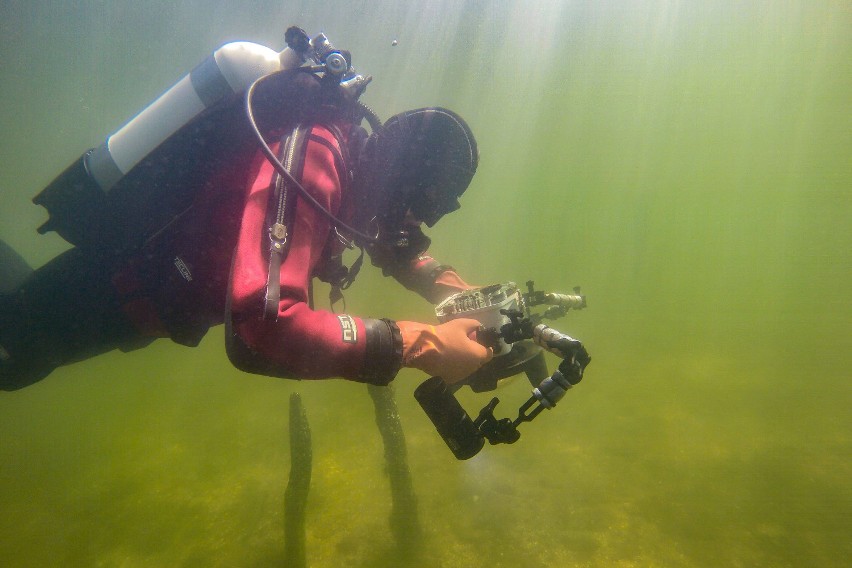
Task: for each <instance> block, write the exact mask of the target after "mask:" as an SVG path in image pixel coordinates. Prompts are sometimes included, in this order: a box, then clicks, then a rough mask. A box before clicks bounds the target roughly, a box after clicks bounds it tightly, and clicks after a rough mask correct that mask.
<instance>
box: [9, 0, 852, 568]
mask: <svg viewBox="0 0 852 568" xmlns="http://www.w3.org/2000/svg"><path fill="white" fill-rule="evenodd" d="M288 4H289V5H281V4H280V3H272V2H256V3H251V6H248V5H233V6H232V5H230V4H229V3H225V2H181V3H170V2H169V3H166V2H163V3H159V2H157V3H152V2H146V3H130V2H123V1H119V2H110V3H101V2H93V1H83V2H74V3H60V2H56V3H55V5H49V4H47V3H38V5H32V4H30V3H24V2H17V1H13V2H4V3H3V5H2V7H0V16H2V17H0V45H2V64H0V89H2V93H3V100H4V105H3V107H2V108H0V125H2V131H3V133H4V135H3V137H2V140H0V158H2V164H3V166H2V168H1V169H0V192H2V195H3V201H4V203H3V207H2V208H0V237H2V238H3V239H4V240H6V241H7V242H9V243H11V244H12V245H13V246H15V247H16V248H17V249H18V250H20V251H21V252H22V254H23V255H24V256H25V257H26V258H27V259H28V260H29V261H30V262H31V263H32V264H34V265H39V264H41V263H43V262H45V261H46V260H47V259H49V258H50V257H52V256H53V255H55V254H56V253H57V252H59V251H60V250H62V248H63V244H62V242H61V240H60V239H59V238H58V237H56V236H55V235H48V236H44V237H37V235H36V234H35V231H34V229H35V227H36V226H37V225H39V224H40V223H41V222H42V221H43V220H44V213H43V212H42V211H40V210H39V209H38V208H37V207H35V206H33V205H31V204H30V203H29V198H30V197H31V196H32V195H33V194H34V193H36V192H37V191H38V190H39V189H40V188H41V187H43V186H44V185H45V184H46V183H47V182H48V181H49V180H50V179H51V178H52V177H53V176H54V175H56V174H57V173H58V172H59V171H61V169H62V168H64V167H65V166H66V165H67V164H68V163H70V162H71V161H72V160H73V159H74V158H75V157H77V156H78V155H79V154H80V153H81V152H82V151H83V150H84V149H86V148H88V147H89V146H93V145H96V144H98V143H99V142H100V141H101V140H102V139H103V138H104V137H105V136H106V135H107V134H109V133H110V132H112V131H114V130H115V129H116V128H117V127H118V126H120V125H121V124H122V123H123V122H124V121H126V120H127V119H128V118H129V116H131V115H132V114H133V113H134V112H135V111H136V110H138V109H139V108H141V107H143V106H144V105H145V104H147V103H148V102H149V101H150V100H152V99H153V98H155V97H156V96H157V94H158V93H160V92H162V91H163V90H164V89H165V88H166V87H167V86H168V85H170V84H172V83H173V82H174V81H175V80H176V79H177V78H179V77H180V76H181V75H182V74H183V73H185V72H187V71H188V70H189V69H191V68H192V67H193V66H194V65H195V64H196V63H197V62H198V61H200V60H201V59H202V58H203V57H204V56H205V55H206V54H207V53H208V52H210V51H211V50H213V49H214V48H215V47H217V46H218V45H220V44H222V43H225V42H227V41H231V40H235V39H248V40H252V41H257V42H260V43H264V44H267V45H270V46H273V47H276V48H277V47H280V45H281V39H280V37H281V32H282V30H283V28H284V27H285V26H286V25H288V24H290V23H297V24H300V25H302V26H303V27H305V28H306V29H307V30H308V31H309V32H311V33H314V32H317V31H320V30H322V31H325V32H326V33H328V35H329V37H331V39H332V40H333V41H335V42H337V43H338V44H340V45H342V46H344V47H346V48H349V49H351V50H352V52H353V54H354V58H355V63H356V65H357V66H358V68H359V70H362V71H363V72H367V73H370V74H372V75H373V76H374V77H375V80H374V83H373V84H372V85H371V86H370V88H369V90H368V93H367V96H366V98H365V100H366V101H367V102H368V104H370V105H371V106H373V107H374V108H375V110H376V111H377V112H379V114H381V115H382V116H385V117H386V116H389V115H390V114H391V113H393V112H396V111H398V110H401V109H404V108H412V107H416V106H422V105H428V104H441V105H445V106H448V107H451V108H453V109H455V110H457V111H458V112H459V113H461V114H462V115H463V116H465V117H466V118H467V119H468V120H469V122H470V123H471V126H472V128H473V130H474V132H475V133H476V135H477V138H478V141H479V144H480V150H481V154H482V162H481V165H480V170H479V173H478V174H477V177H476V179H475V181H474V183H473V185H472V187H471V189H470V191H469V193H468V194H466V195H465V196H464V198H463V199H462V204H463V207H462V209H461V211H459V212H458V213H455V214H454V215H452V216H450V217H449V218H447V219H446V220H445V221H442V223H441V224H440V225H439V226H438V227H437V228H436V229H435V230H433V231H432V232H431V235H432V237H433V239H434V245H433V252H434V253H435V255H436V256H437V257H438V258H440V259H441V260H443V261H444V262H448V263H451V264H453V265H454V266H456V267H457V268H458V269H459V271H460V272H462V273H463V274H464V275H466V277H467V278H468V279H469V280H471V281H472V282H477V283H491V282H500V281H505V280H515V281H518V282H523V281H525V280H527V279H529V278H534V279H535V280H536V283H537V285H538V286H539V287H540V288H541V289H547V290H564V291H568V290H570V288H571V287H572V286H574V285H576V284H581V285H582V286H583V289H584V292H585V293H586V294H588V297H589V308H588V310H586V311H585V312H580V313H576V314H572V315H571V317H570V318H568V319H566V320H563V321H562V322H560V323H558V324H557V327H559V328H561V329H563V330H564V331H566V332H568V333H570V334H572V335H575V336H577V337H579V338H581V339H582V340H583V341H584V342H585V343H586V344H587V346H588V348H589V350H590V351H591V353H592V355H593V357H594V361H593V362H592V364H591V366H590V367H589V369H588V373H587V378H586V379H585V380H584V382H583V383H582V384H581V385H580V386H579V387H578V388H577V389H575V390H573V391H572V392H570V393H569V394H568V395H567V396H566V398H565V399H564V400H563V401H562V402H561V403H560V406H559V407H558V408H556V409H555V410H553V411H550V412H546V413H545V414H544V415H542V416H541V417H539V418H538V419H537V420H536V421H535V422H533V423H532V424H528V425H524V426H523V427H522V432H523V435H522V438H521V440H520V441H519V442H518V443H517V444H515V445H514V446H500V447H486V448H485V450H484V451H483V452H482V453H481V454H480V455H479V456H477V457H476V458H474V459H472V460H470V461H468V462H463V463H460V462H456V461H455V460H454V459H453V458H452V456H451V455H450V453H449V451H448V450H447V449H446V447H444V446H443V443H442V442H441V440H440V439H439V438H438V436H437V435H436V434H435V432H434V431H433V429H432V427H431V424H430V423H429V422H428V420H427V419H426V417H425V416H424V415H423V414H422V412H421V411H420V409H419V407H418V406H417V405H416V403H415V402H414V400H413V398H412V396H411V393H412V391H413V389H414V387H415V386H416V384H417V383H418V382H419V381H420V380H422V379H423V378H425V377H423V376H422V375H421V374H420V373H418V372H413V371H404V372H403V373H401V375H400V376H399V378H398V379H397V381H396V389H397V397H398V404H399V407H400V413H401V417H402V421H403V425H404V427H405V430H406V435H407V440H408V447H409V454H410V455H409V459H410V465H411V472H412V477H413V481H414V486H415V490H416V492H417V494H418V496H419V509H420V514H421V521H422V525H423V527H424V534H423V537H422V546H421V547H420V548H419V549H416V550H413V551H412V550H409V551H407V552H406V553H405V554H403V553H401V552H399V551H398V550H396V549H395V548H394V546H393V541H392V538H391V532H390V530H389V526H388V515H389V512H390V489H389V487H388V481H387V478H386V475H385V472H384V470H383V467H384V462H383V456H382V448H381V438H380V435H379V433H378V430H377V428H376V426H375V422H374V415H373V408H372V404H371V401H370V397H369V396H368V394H367V391H366V389H365V387H363V386H362V385H357V384H352V383H346V382H343V381H326V382H315V383H308V382H302V383H295V382H287V381H281V380H277V379H270V378H264V377H255V376H248V375H244V374H241V373H239V372H237V371H235V370H234V369H233V368H232V367H231V366H230V365H229V363H228V361H227V359H226V357H225V355H224V353H223V348H222V334H221V329H216V330H214V331H212V332H211V333H210V334H209V335H208V336H207V338H206V339H205V340H204V342H203V343H202V345H201V346H200V347H199V348H198V349H195V350H191V349H186V348H181V347H178V346H176V345H172V344H170V343H168V342H165V341H163V342H160V343H157V344H155V345H154V346H152V347H150V348H149V349H146V350H145V351H139V352H135V353H131V354H109V355H106V356H103V357H100V358H98V359H96V360H92V361H89V362H85V363H81V364H77V365H74V366H71V367H68V368H65V369H61V370H59V371H57V372H56V373H54V374H53V375H52V376H51V377H50V378H49V379H47V380H45V381H43V382H42V383H40V384H38V385H36V386H34V387H32V388H29V389H27V390H24V391H20V392H16V393H0V511H2V513H0V534H2V535H3V537H2V538H0V565H2V566H10V567H27V566H33V567H35V566H38V567H41V566H81V567H82V566H87V567H88V566H127V567H133V566H275V565H281V563H282V562H283V559H284V543H283V541H282V539H283V530H284V529H283V510H284V508H283V496H284V489H285V486H286V482H287V476H288V469H289V453H288V448H287V440H288V435H287V434H288V432H287V408H288V399H289V395H290V394H291V393H292V392H293V391H295V390H297V391H298V392H300V393H301V395H302V398H303V401H304V404H305V407H306V409H307V413H308V417H309V420H310V422H311V428H312V431H313V445H314V448H313V455H314V470H313V471H314V474H313V480H312V487H311V493H310V498H309V502H308V513H307V515H308V516H307V519H306V526H307V553H308V559H309V563H310V565H311V566H316V567H320V566H363V567H373V566H399V565H406V563H408V564H409V565H412V566H430V567H431V566H446V567H455V566H460V567H461V566H464V567H468V566H495V567H500V566H505V567H510V566H511V567H516V566H525V567H526V566H529V567H538V566H552V567H556V566H559V567H563V566H791V567H793V566H795V567H800V566H842V565H846V563H847V562H848V558H850V557H852V550H850V548H852V547H850V538H849V533H850V527H852V482H850V479H852V471H850V470H852V468H850V453H851V452H850V450H852V444H851V443H850V436H851V435H852V428H850V426H852V424H850V422H852V420H850V411H849V408H850V405H851V404H852V396H850V395H852V393H850V383H849V376H850V373H849V368H850V363H852V358H851V357H850V354H849V353H850V339H851V338H850V319H852V317H850V312H852V310H850V301H849V280H850V279H849V276H850V250H852V239H850V220H852V218H850V211H852V207H850V196H849V195H850V194H849V191H850V185H852V184H850V181H852V165H851V164H850V150H849V149H850V147H852V140H850V132H852V121H850V113H849V101H850V92H852V91H850V86H851V85H850V77H852V73H850V61H851V60H852V59H850V56H852V49H850V47H852V46H850V37H852V36H850V34H849V30H850V29H852V16H850V4H849V3H848V2H845V1H837V2H828V1H815V2H805V1H801V2H733V1H718V2H707V3H698V2H689V3H686V2H644V3H639V2H626V1H625V2H616V1H604V2H591V1H589V2H579V1H578V2H568V1H566V2H557V1H550V2H545V1H538V2H521V1H517V2H505V1H499V0H495V1H489V2H486V1H470V2H450V1H448V0H445V1H436V2H413V1H410V2H405V3H397V2H385V1H379V2H375V3H366V2H357V1H356V2H352V1H350V2H328V3H314V2H301V3H288ZM395 39H396V40H398V45H396V46H392V45H391V42H392V41H393V40H395ZM364 272H365V274H363V275H362V276H361V277H360V280H359V282H357V283H356V285H355V286H354V288H353V289H352V290H351V292H350V293H349V294H348V296H347V300H348V308H349V311H350V312H352V313H354V314H358V315H365V316H367V315H369V316H386V317H393V318H398V319H425V318H428V317H429V313H430V312H429V306H427V305H425V304H424V303H423V302H421V301H419V300H418V299H416V298H414V297H412V296H411V295H410V294H408V293H406V292H405V291H403V290H400V289H398V287H397V286H396V285H395V284H393V283H392V282H389V281H383V279H382V278H381V276H380V275H378V274H376V273H375V271H373V270H369V269H365V271H364ZM318 297H321V292H320V293H319V294H318ZM69 298H70V296H69ZM317 356H318V357H321V356H322V354H321V353H318V354H317ZM553 363H554V362H553V361H551V366H552V365H553ZM498 394H499V396H500V398H501V400H502V402H501V403H500V405H499V406H498V408H497V414H498V415H499V416H507V415H509V414H510V413H514V412H515V409H516V408H517V406H518V405H519V404H520V403H521V402H522V401H523V400H525V399H526V396H527V394H528V387H526V386H525V385H524V383H523V381H520V380H518V381H515V382H514V383H512V384H510V385H508V386H506V387H504V388H502V389H501V390H500V391H499V393H498ZM462 400H463V402H464V404H465V405H466V407H467V408H468V409H469V410H470V411H471V412H474V411H475V410H476V409H478V408H479V407H480V406H482V405H484V404H485V402H487V400H488V396H487V395H472V394H471V393H469V392H466V393H464V394H463V396H462Z"/></svg>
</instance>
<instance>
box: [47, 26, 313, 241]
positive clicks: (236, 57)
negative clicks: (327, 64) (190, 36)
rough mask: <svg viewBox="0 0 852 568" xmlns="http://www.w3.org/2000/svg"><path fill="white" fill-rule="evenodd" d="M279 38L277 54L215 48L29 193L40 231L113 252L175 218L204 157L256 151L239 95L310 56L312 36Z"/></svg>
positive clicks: (233, 46)
mask: <svg viewBox="0 0 852 568" xmlns="http://www.w3.org/2000/svg"><path fill="white" fill-rule="evenodd" d="M320 37H321V38H322V40H324V41H325V42H326V43H327V40H326V39H325V36H323V35H322V34H320V36H318V38H320ZM285 40H286V41H287V47H286V48H285V49H284V50H283V51H281V52H276V51H274V50H272V49H270V48H268V47H264V46H262V45H258V44H255V43H250V42H234V43H229V44H226V45H224V46H222V47H220V48H219V49H217V50H216V51H215V52H213V54H211V55H210V56H208V57H207V58H206V59H205V60H204V61H203V62H202V63H201V64H199V65H198V66H197V67H195V69H193V70H192V71H191V72H190V73H189V74H187V75H186V76H184V77H183V78H182V79H181V80H180V81H178V82H177V83H176V84H175V85H173V86H172V87H171V88H169V89H168V90H167V91H166V92H165V93H163V94H162V95H161V96H160V97H159V98H157V99H156V100H155V101H154V102H153V103H151V104H150V105H149V106H147V107H146V108H145V109H143V110H142V111H141V112H140V113H139V114H137V115H136V116H135V117H134V118H133V119H132V120H130V121H129V122H128V123H127V124H125V125H124V126H122V127H121V128H120V129H119V130H117V131H116V132H115V133H113V134H112V135H111V136H109V137H108V138H107V139H106V141H105V142H104V143H103V144H101V145H100V146H98V147H97V148H93V149H90V150H88V151H87V152H85V153H84V154H83V155H82V156H81V157H80V158H78V159H77V160H76V161H74V163H72V164H71V165H70V166H69V167H68V168H67V169H66V170H65V171H64V172H63V173H62V174H60V175H59V176H58V177H57V178H56V179H55V180H54V181H53V182H51V183H50V184H49V185H48V186H47V187H46V188H45V189H44V190H42V191H41V192H40V193H39V194H38V195H36V196H35V197H34V198H33V202H34V203H35V204H37V205H42V206H44V207H45V208H46V209H47V211H48V214H49V218H48V220H47V221H46V222H45V223H44V224H43V225H42V226H41V227H39V228H38V232H39V233H41V234H44V233H46V232H48V231H55V232H57V233H58V234H59V235H60V236H62V237H63V238H64V239H65V240H67V241H68V242H69V243H71V244H73V245H77V246H81V247H96V246H97V247H101V248H103V247H104V246H107V247H108V248H107V249H106V250H107V251H110V252H121V251H123V250H127V249H131V248H133V247H136V246H139V245H141V244H142V243H143V242H144V241H145V239H146V238H148V237H150V236H151V235H152V234H154V233H156V232H157V231H158V230H160V229H162V228H163V227H164V226H166V225H167V224H169V223H170V222H172V221H173V220H175V219H176V218H178V217H179V216H180V215H181V213H182V212H183V211H185V210H186V209H187V208H188V207H189V206H191V203H192V197H193V196H194V195H195V192H196V191H197V189H198V188H199V187H200V185H202V184H203V182H204V180H205V177H206V176H205V174H207V173H210V171H212V170H211V168H213V167H214V164H213V163H212V162H215V161H216V158H217V157H224V156H225V155H226V154H225V152H224V151H220V152H218V154H219V155H218V156H217V155H216V150H217V149H219V148H221V147H222V146H224V145H230V147H231V150H233V149H234V148H236V147H245V146H249V147H250V148H251V150H252V151H254V146H252V145H251V144H248V145H247V144H244V143H243V142H245V141H246V140H248V138H247V137H249V136H250V131H249V130H248V129H245V128H243V129H241V128H240V127H239V125H238V124H237V122H239V121H243V120H244V115H243V114H242V111H241V109H240V108H239V107H240V105H239V104H237V103H238V102H239V95H241V94H242V93H243V92H244V91H245V90H246V89H247V88H248V87H249V86H250V85H251V84H252V83H254V82H255V81H256V80H257V79H259V78H261V77H263V76H266V75H269V74H271V73H274V72H277V71H282V70H288V69H295V68H297V67H299V66H301V65H302V64H303V63H304V62H305V61H306V60H307V59H308V58H309V57H310V51H311V49H312V46H311V41H310V40H309V38H308V36H307V34H306V33H305V32H304V31H303V30H301V29H299V28H296V27H291V28H289V29H288V30H287V33H286V34H285ZM315 41H316V40H315ZM235 129H236V132H234V130H235ZM223 138H230V139H231V140H230V141H227V140H223ZM238 157H244V156H238Z"/></svg>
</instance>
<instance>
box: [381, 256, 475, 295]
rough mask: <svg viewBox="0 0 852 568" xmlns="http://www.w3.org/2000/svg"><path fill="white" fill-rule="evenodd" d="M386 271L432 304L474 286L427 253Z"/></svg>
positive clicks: (450, 267)
mask: <svg viewBox="0 0 852 568" xmlns="http://www.w3.org/2000/svg"><path fill="white" fill-rule="evenodd" d="M388 272H389V273H390V275H391V276H393V277H394V278H395V279H396V280H397V281H398V282H399V283H400V284H402V285H403V286H405V287H406V288H408V289H409V290H411V291H413V292H416V293H417V294H420V295H421V296H422V297H423V298H425V299H426V300H427V301H428V302H431V303H432V304H439V303H440V302H442V301H443V300H445V299H446V298H448V297H449V296H451V295H452V294H455V293H456V292H461V291H462V290H469V289H471V288H473V287H474V286H471V285H470V284H468V283H467V282H465V281H464V280H462V278H461V276H459V275H458V273H457V272H456V271H455V269H454V268H453V267H452V266H448V265H445V264H441V263H440V262H438V261H437V260H435V259H434V258H432V257H431V256H429V255H428V254H427V253H423V254H421V255H419V256H417V257H415V258H414V259H412V260H411V261H410V262H409V263H408V264H399V265H397V266H396V267H394V268H393V269H392V270H389V271H388Z"/></svg>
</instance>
